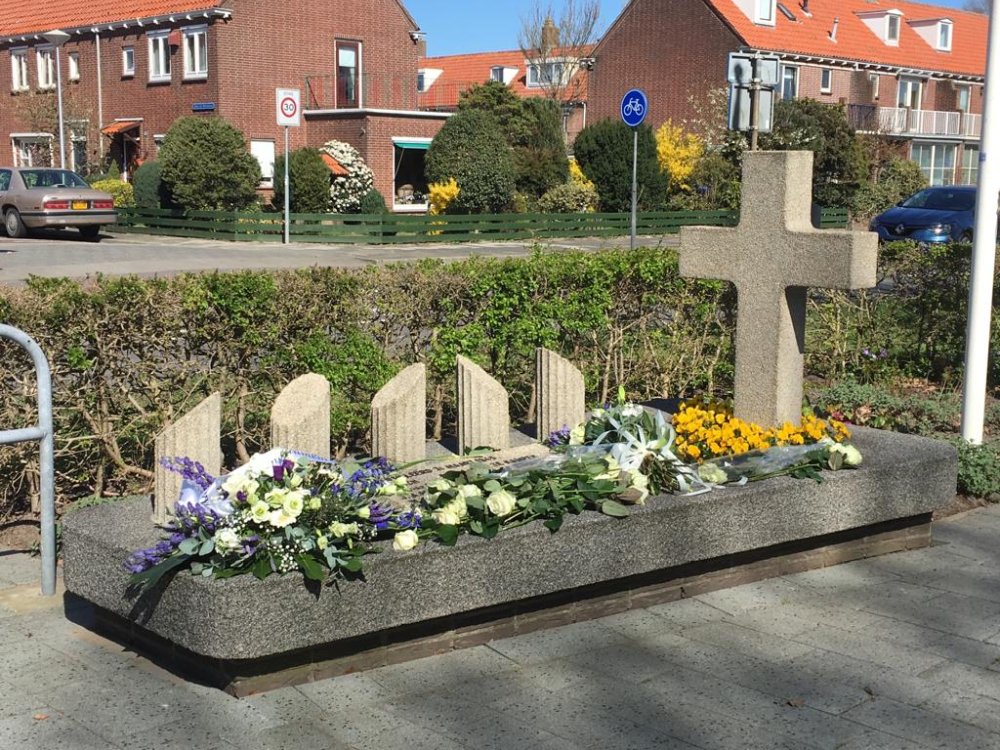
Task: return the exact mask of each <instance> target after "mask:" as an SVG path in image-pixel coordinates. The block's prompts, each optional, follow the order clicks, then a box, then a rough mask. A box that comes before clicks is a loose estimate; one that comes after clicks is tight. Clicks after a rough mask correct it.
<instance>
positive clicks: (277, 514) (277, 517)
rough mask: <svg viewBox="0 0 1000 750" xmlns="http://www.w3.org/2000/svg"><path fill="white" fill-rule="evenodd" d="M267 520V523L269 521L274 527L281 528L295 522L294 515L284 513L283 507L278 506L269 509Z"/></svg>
mask: <svg viewBox="0 0 1000 750" xmlns="http://www.w3.org/2000/svg"><path fill="white" fill-rule="evenodd" d="M267 520H268V523H270V524H271V525H272V526H273V527H274V528H276V529H283V528H285V527H286V526H291V525H292V524H293V523H295V516H293V515H289V514H288V513H286V512H285V509H284V508H278V509H277V510H272V511H271V513H270V514H269V515H268V517H267Z"/></svg>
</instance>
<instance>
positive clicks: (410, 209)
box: [392, 136, 434, 214]
mask: <svg viewBox="0 0 1000 750" xmlns="http://www.w3.org/2000/svg"><path fill="white" fill-rule="evenodd" d="M433 140H434V139H433V138H423V137H417V136H414V137H411V138H407V137H403V136H393V137H392V153H393V159H392V160H393V167H392V210H393V212H395V213H400V214H405V213H412V214H421V213H426V212H427V209H428V208H429V207H430V195H428V194H427V193H425V194H424V197H425V200H424V202H423V203H397V202H396V198H397V196H396V189H397V188H396V178H397V177H398V176H399V173H398V169H399V163H398V162H397V161H396V149H397V148H398V149H400V150H406V146H404V145H403V144H404V143H426V144H428V145H430V143H431V141H433ZM426 153H427V152H426V151H424V154H425V155H426Z"/></svg>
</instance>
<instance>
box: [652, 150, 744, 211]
mask: <svg viewBox="0 0 1000 750" xmlns="http://www.w3.org/2000/svg"><path fill="white" fill-rule="evenodd" d="M689 182H690V183H691V190H690V191H686V192H675V193H672V194H671V195H670V197H669V199H668V205H667V207H668V209H670V210H674V211H714V210H723V209H738V208H739V207H740V170H739V167H737V166H736V165H735V164H733V163H732V162H731V161H730V160H729V159H727V158H726V157H725V156H723V154H722V153H721V152H719V151H707V152H705V153H703V154H702V155H701V157H700V158H699V159H698V161H697V163H696V164H695V166H694V171H693V172H692V173H691V177H690V179H689Z"/></svg>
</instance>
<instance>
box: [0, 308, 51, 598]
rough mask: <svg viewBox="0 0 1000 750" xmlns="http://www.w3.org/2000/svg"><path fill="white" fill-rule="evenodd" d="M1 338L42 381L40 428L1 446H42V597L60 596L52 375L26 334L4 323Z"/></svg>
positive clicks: (0, 441) (4, 435)
mask: <svg viewBox="0 0 1000 750" xmlns="http://www.w3.org/2000/svg"><path fill="white" fill-rule="evenodd" d="M0 338H5V339H10V340H11V341H13V342H15V343H17V344H20V345H21V347H22V348H23V349H24V350H25V351H26V352H28V354H29V355H30V356H31V360H32V362H34V365H35V375H36V377H37V380H38V424H37V425H36V426H34V427H24V428H21V429H16V430H2V431H0V445H11V444H13V443H25V442H29V441H35V440H37V441H38V442H39V444H40V447H39V451H40V455H39V473H40V474H41V483H40V488H39V489H40V491H41V506H42V596H53V595H55V593H56V500H55V466H54V450H53V433H52V374H51V372H50V370H49V363H48V360H46V359H45V353H44V352H43V351H42V348H41V347H40V346H39V345H38V344H37V343H35V340H34V339H33V338H31V337H30V336H29V335H28V334H26V333H25V332H24V331H22V330H20V329H18V328H14V327H13V326H9V325H5V324H3V323H0Z"/></svg>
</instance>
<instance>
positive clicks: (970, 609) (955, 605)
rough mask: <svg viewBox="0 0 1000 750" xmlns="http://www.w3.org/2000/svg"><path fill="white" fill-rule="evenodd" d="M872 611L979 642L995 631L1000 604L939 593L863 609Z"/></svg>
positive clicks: (874, 602)
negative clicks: (921, 598)
mask: <svg viewBox="0 0 1000 750" xmlns="http://www.w3.org/2000/svg"><path fill="white" fill-rule="evenodd" d="M866 608H867V609H868V610H869V611H871V612H876V613H879V614H884V615H887V616H889V617H892V618H894V619H897V620H903V621H905V622H911V623H914V624H916V625H920V626H922V627H926V628H931V629H934V630H940V631H941V632H943V633H949V634H952V635H960V636H963V637H966V638H973V639H976V640H981V639H984V638H988V637H990V636H991V635H992V634H993V633H995V632H996V629H997V625H998V624H1000V603H998V602H991V601H987V600H986V599H979V598H977V597H972V596H963V595H961V594H938V595H937V596H934V597H932V598H930V599H927V600H924V601H922V602H918V601H909V602H907V601H890V600H889V598H888V597H886V600H884V601H881V602H880V601H879V600H878V599H877V598H873V599H872V600H871V601H870V602H869V603H868V604H867V606H866Z"/></svg>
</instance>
